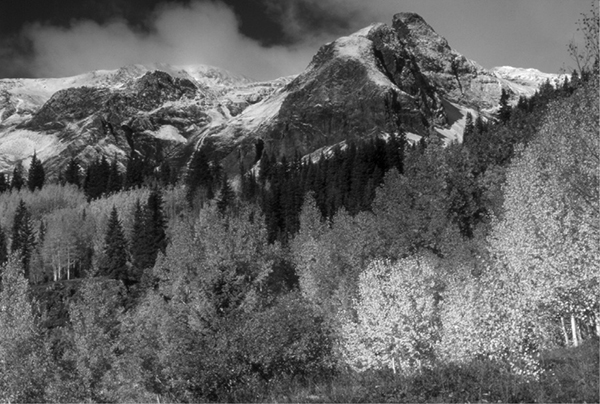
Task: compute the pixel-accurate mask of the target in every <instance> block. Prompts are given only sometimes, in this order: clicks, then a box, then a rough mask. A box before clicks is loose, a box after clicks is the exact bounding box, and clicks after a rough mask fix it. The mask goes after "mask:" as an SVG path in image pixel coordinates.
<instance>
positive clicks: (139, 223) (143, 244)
mask: <svg viewBox="0 0 600 404" xmlns="http://www.w3.org/2000/svg"><path fill="white" fill-rule="evenodd" d="M145 213H146V211H145V209H144V208H143V207H142V204H141V203H140V200H139V199H138V200H136V203H135V207H134V211H133V228H132V230H131V237H130V238H129V245H130V246H131V261H132V264H133V266H134V267H135V269H134V272H135V273H134V278H135V280H138V279H139V277H140V276H141V273H142V270H143V269H145V268H149V267H150V266H151V265H150V258H149V256H150V254H149V253H148V240H149V237H148V234H147V232H146V214H145Z"/></svg>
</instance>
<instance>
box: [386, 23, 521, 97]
mask: <svg viewBox="0 0 600 404" xmlns="http://www.w3.org/2000/svg"><path fill="white" fill-rule="evenodd" d="M393 28H394V30H395V31H396V33H397V35H398V39H399V40H400V41H401V42H402V43H404V44H405V45H406V47H407V48H408V49H409V51H410V52H411V53H412V54H413V55H414V56H415V60H416V63H417V64H418V65H419V67H420V69H421V72H422V73H423V75H425V76H426V77H427V78H428V79H429V80H430V82H431V83H432V85H434V86H435V87H436V88H437V89H438V91H439V92H440V94H442V95H443V96H444V97H446V98H448V99H450V100H453V101H456V102H460V103H462V104H465V105H468V106H470V107H473V108H479V109H488V108H492V107H494V106H496V105H497V104H498V101H499V99H500V95H501V92H502V88H504V89H506V90H507V91H508V92H509V94H511V95H513V98H518V95H519V94H517V93H516V92H515V91H514V90H513V88H512V87H511V86H510V84H509V83H507V82H505V80H502V79H500V78H499V77H497V76H496V75H494V74H493V73H492V72H490V71H488V70H486V69H484V68H483V67H482V66H480V65H479V64H477V63H476V62H474V61H472V60H469V59H467V58H466V57H464V56H463V55H461V54H460V53H458V52H456V51H455V50H453V49H452V48H451V47H450V45H449V44H448V41H447V40H446V39H445V38H443V37H442V36H440V35H438V34H437V33H436V32H435V31H434V30H433V28H431V27H430V26H429V25H428V24H427V23H426V22H425V20H423V18H421V17H420V16H419V15H418V14H414V13H399V14H396V15H394V19H393Z"/></svg>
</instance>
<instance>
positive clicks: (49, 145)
mask: <svg viewBox="0 0 600 404" xmlns="http://www.w3.org/2000/svg"><path fill="white" fill-rule="evenodd" d="M65 148H66V145H64V144H63V143H61V142H60V140H59V139H58V137H56V136H55V135H52V134H42V133H38V132H34V131H30V130H26V129H16V130H13V131H9V132H4V133H1V134H0V172H6V171H8V170H9V169H10V167H11V166H13V165H14V164H15V163H16V162H17V161H22V162H23V165H24V166H25V167H26V168H27V167H28V166H29V164H30V162H31V157H32V156H33V153H34V152H35V153H36V155H37V157H38V158H39V159H40V160H41V161H45V160H47V159H48V158H50V157H54V156H56V155H58V154H59V153H60V152H62V151H63V150H64V149H65Z"/></svg>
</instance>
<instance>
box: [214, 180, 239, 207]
mask: <svg viewBox="0 0 600 404" xmlns="http://www.w3.org/2000/svg"><path fill="white" fill-rule="evenodd" d="M234 198H235V194H234V193H233V189H231V185H229V181H228V180H227V177H226V176H225V177H223V184H222V185H221V195H220V196H219V200H218V201H217V209H218V210H219V212H220V213H221V214H222V215H224V214H225V212H226V211H227V208H229V207H230V206H231V204H232V203H233V201H234Z"/></svg>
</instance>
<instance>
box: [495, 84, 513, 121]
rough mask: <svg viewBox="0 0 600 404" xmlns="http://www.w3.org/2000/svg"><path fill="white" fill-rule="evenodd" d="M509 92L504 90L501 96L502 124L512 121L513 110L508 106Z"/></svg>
mask: <svg viewBox="0 0 600 404" xmlns="http://www.w3.org/2000/svg"><path fill="white" fill-rule="evenodd" d="M508 98H509V95H508V92H507V91H506V90H505V89H504V88H503V89H502V93H501V94H500V111H499V112H498V119H500V122H501V123H504V124H505V123H507V122H508V120H509V119H510V113H511V111H512V108H511V106H510V105H508Z"/></svg>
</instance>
